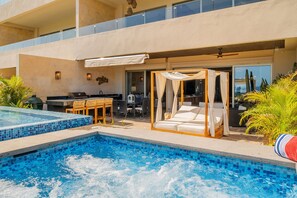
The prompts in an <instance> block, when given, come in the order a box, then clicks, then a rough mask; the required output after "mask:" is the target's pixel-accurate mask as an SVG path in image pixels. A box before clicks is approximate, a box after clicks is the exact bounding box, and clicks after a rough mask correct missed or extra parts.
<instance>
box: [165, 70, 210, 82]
mask: <svg viewBox="0 0 297 198" xmlns="http://www.w3.org/2000/svg"><path fill="white" fill-rule="evenodd" d="M161 74H162V75H163V76H164V77H165V78H167V79H169V80H183V81H187V80H199V79H205V71H200V72H198V73H197V74H194V75H191V76H189V75H187V74H182V73H179V72H162V73H161Z"/></svg>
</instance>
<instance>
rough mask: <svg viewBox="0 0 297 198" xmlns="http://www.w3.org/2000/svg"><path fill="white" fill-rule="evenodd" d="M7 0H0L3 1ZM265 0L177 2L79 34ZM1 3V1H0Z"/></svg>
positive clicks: (50, 38) (58, 36)
mask: <svg viewBox="0 0 297 198" xmlns="http://www.w3.org/2000/svg"><path fill="white" fill-rule="evenodd" d="M5 1H9V0H0V2H5ZM261 1H265V0H194V1H187V2H184V3H178V4H175V5H173V6H172V7H161V8H157V9H153V10H148V11H144V12H142V13H138V14H134V15H132V16H128V17H123V18H119V19H115V20H111V21H106V22H102V23H98V24H94V25H90V26H85V27H81V28H79V36H86V35H90V34H96V33H101V32H108V31H112V30H117V29H122V28H127V27H132V26H137V25H142V24H147V23H152V22H157V21H163V20H167V19H172V18H177V17H182V16H187V15H193V14H198V13H201V12H208V11H213V10H218V9H223V8H228V7H232V6H239V5H244V4H249V3H255V2H261ZM0 4H1V3H0ZM75 36H76V31H75V29H72V30H67V31H63V32H59V33H55V34H51V35H47V36H43V37H38V38H34V39H31V40H26V41H22V42H18V43H14V44H10V45H6V46H1V47H0V52H4V51H8V50H13V49H19V48H24V47H30V46H35V45H40V44H44V43H50V42H54V41H59V40H65V39H69V38H73V37H75Z"/></svg>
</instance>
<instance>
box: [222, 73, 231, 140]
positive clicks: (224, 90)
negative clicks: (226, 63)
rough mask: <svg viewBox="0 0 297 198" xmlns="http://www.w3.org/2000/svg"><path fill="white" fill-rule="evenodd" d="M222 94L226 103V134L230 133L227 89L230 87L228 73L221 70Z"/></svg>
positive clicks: (224, 103)
mask: <svg viewBox="0 0 297 198" xmlns="http://www.w3.org/2000/svg"><path fill="white" fill-rule="evenodd" d="M220 75H221V82H220V84H221V96H222V101H223V105H224V135H229V118H228V113H227V107H228V106H227V105H228V104H227V97H229V96H227V89H228V86H229V85H228V73H226V72H221V74H220Z"/></svg>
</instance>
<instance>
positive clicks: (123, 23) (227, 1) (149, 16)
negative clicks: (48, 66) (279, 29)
mask: <svg viewBox="0 0 297 198" xmlns="http://www.w3.org/2000/svg"><path fill="white" fill-rule="evenodd" d="M260 1H264V0H194V1H188V2H185V3H179V4H175V5H173V6H172V7H167V8H165V7H162V8H158V9H154V10H149V11H145V12H142V13H138V14H134V15H132V16H128V17H124V18H119V19H115V20H111V21H107V22H103V23H98V24H94V25H90V26H85V27H81V28H80V29H79V36H85V35H90V34H96V33H101V32H107V31H112V30H117V29H122V28H127V27H132V26H137V25H142V24H147V23H151V22H156V21H162V20H167V19H172V18H177V17H182V16H187V15H193V14H198V13H201V12H209V11H213V10H219V9H224V8H228V7H233V6H239V5H244V4H249V3H255V2H260Z"/></svg>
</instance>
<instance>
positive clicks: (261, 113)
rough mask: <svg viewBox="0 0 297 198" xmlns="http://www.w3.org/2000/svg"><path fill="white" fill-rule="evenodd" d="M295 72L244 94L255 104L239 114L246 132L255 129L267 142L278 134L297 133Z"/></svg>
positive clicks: (270, 142) (296, 74)
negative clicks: (244, 124) (261, 89)
mask: <svg viewBox="0 0 297 198" xmlns="http://www.w3.org/2000/svg"><path fill="white" fill-rule="evenodd" d="M296 76H297V73H294V74H290V75H288V76H286V77H284V78H280V79H279V80H278V81H277V82H276V83H275V84H272V85H271V86H269V87H268V88H266V90H264V91H262V92H251V93H247V94H246V96H245V100H246V101H248V102H255V105H254V106H253V107H251V108H250V109H248V110H247V111H245V112H244V113H243V114H242V117H241V120H240V123H242V122H243V121H244V120H247V123H246V125H247V129H246V132H247V133H249V132H250V131H251V130H256V132H257V133H259V134H263V135H264V137H265V138H266V140H267V143H268V144H270V145H271V144H273V143H274V141H275V140H276V138H277V137H278V136H279V135H280V134H282V133H288V134H292V135H297V81H296V80H295V79H294V78H295V77H296Z"/></svg>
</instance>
